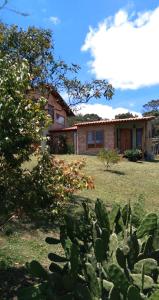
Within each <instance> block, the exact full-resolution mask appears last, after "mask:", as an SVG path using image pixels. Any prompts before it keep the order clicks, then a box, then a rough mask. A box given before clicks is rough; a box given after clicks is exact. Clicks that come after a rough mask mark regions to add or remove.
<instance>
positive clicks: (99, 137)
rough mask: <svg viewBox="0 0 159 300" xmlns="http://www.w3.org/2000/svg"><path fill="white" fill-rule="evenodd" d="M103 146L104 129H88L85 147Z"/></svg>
mask: <svg viewBox="0 0 159 300" xmlns="http://www.w3.org/2000/svg"><path fill="white" fill-rule="evenodd" d="M103 146H104V131H103V130H98V131H95V130H93V131H89V132H88V133H87V147H88V148H102V147H103Z"/></svg>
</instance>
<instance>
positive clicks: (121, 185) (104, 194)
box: [0, 155, 159, 300]
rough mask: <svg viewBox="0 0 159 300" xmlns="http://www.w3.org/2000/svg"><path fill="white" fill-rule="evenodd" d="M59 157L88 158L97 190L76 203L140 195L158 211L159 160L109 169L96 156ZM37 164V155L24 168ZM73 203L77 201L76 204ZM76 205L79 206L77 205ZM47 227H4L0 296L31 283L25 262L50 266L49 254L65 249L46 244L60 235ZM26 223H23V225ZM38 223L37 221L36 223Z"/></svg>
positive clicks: (124, 200)
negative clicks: (38, 262)
mask: <svg viewBox="0 0 159 300" xmlns="http://www.w3.org/2000/svg"><path fill="white" fill-rule="evenodd" d="M57 157H58V158H60V159H64V160H65V161H67V162H70V161H73V160H77V159H83V158H84V159H85V160H86V167H85V169H84V172H85V173H86V174H87V175H91V176H93V178H94V182H95V189H93V190H83V191H82V192H80V193H78V194H77V195H76V196H75V199H76V203H78V202H79V203H80V201H79V199H81V198H84V199H85V198H87V199H89V200H91V203H93V202H94V201H95V199H96V198H101V199H102V200H103V201H104V202H105V203H106V204H107V205H108V206H111V205H112V203H114V202H118V203H122V204H124V203H127V201H128V200H130V201H131V203H133V202H135V201H136V200H137V199H138V198H139V196H140V195H142V196H143V197H144V200H145V207H146V210H149V211H150V210H151V211H159V206H158V201H159V184H158V182H159V161H158V160H156V161H155V162H138V163H134V162H128V161H126V160H122V161H121V162H119V163H118V164H117V165H114V166H113V167H112V169H110V170H109V171H105V170H104V165H102V163H101V162H100V161H99V160H98V158H97V157H95V156H76V155H58V156H57ZM35 165H36V158H35V157H33V158H32V160H31V162H29V163H27V164H25V166H24V167H29V168H30V169H32V168H33V167H34V166H35ZM73 206H74V204H73ZM75 208H76V207H75ZM44 223H45V224H44V225H45V226H31V224H22V226H21V227H18V226H17V227H16V225H15V226H13V227H12V224H11V225H9V226H11V228H12V230H11V235H9V236H7V234H5V232H6V233H7V232H10V228H9V230H8V229H7V228H5V230H6V231H5V232H2V233H1V234H0V295H1V294H2V295H3V296H0V298H1V299H4V300H5V299H16V298H14V296H15V295H16V291H17V289H18V287H19V286H25V285H28V284H30V283H32V280H31V278H30V277H28V274H27V272H26V269H25V268H24V266H25V262H27V261H31V260H33V259H36V260H39V261H40V262H41V263H42V264H43V265H44V266H46V267H48V264H49V261H48V259H47V255H48V253H49V252H50V251H51V250H53V251H55V252H56V253H61V252H62V249H61V248H59V247H58V245H56V246H55V247H54V249H53V247H52V246H50V245H47V244H46V243H45V238H46V236H51V235H54V236H55V235H57V230H56V229H55V228H54V227H53V226H52V228H51V227H50V224H48V223H47V218H46V219H44ZM23 225H24V226H23ZM34 225H35V224H34ZM7 226H8V225H7Z"/></svg>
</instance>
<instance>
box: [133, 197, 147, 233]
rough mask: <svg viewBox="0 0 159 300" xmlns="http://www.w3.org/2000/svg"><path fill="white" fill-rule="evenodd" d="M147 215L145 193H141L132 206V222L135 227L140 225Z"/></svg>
mask: <svg viewBox="0 0 159 300" xmlns="http://www.w3.org/2000/svg"><path fill="white" fill-rule="evenodd" d="M144 215H145V198H144V196H143V194H140V195H139V197H138V199H137V200H136V201H135V202H134V203H133V206H132V224H133V226H134V227H138V226H139V225H140V223H141V219H143V218H144Z"/></svg>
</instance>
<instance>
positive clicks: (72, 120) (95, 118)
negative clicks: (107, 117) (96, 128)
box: [68, 114, 102, 126]
mask: <svg viewBox="0 0 159 300" xmlns="http://www.w3.org/2000/svg"><path fill="white" fill-rule="evenodd" d="M101 119H102V118H101V117H99V116H98V115H97V114H85V115H82V114H78V115H76V116H75V117H70V118H68V125H69V126H73V125H74V124H76V123H79V122H90V121H99V120H101Z"/></svg>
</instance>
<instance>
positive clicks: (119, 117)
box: [115, 112, 138, 119]
mask: <svg viewBox="0 0 159 300" xmlns="http://www.w3.org/2000/svg"><path fill="white" fill-rule="evenodd" d="M137 117H138V115H133V114H132V113H131V112H127V113H122V114H118V115H116V116H115V119H128V118H137Z"/></svg>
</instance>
